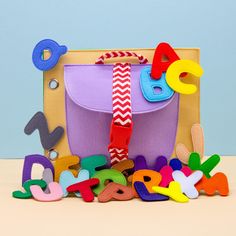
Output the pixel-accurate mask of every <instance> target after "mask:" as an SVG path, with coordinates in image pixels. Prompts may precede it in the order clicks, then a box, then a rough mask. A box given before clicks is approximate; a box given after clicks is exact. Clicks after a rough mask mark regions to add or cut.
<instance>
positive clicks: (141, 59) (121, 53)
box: [95, 51, 148, 64]
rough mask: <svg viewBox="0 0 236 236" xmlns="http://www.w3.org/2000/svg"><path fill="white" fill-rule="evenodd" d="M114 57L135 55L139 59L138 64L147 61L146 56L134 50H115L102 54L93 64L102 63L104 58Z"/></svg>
mask: <svg viewBox="0 0 236 236" xmlns="http://www.w3.org/2000/svg"><path fill="white" fill-rule="evenodd" d="M115 57H137V58H138V59H139V63H140V64H146V63H147V62H148V60H147V58H145V57H143V56H142V55H140V54H137V53H135V52H129V51H117V52H107V53H105V54H103V55H102V56H100V57H99V58H98V59H97V60H96V62H95V64H104V60H105V59H109V58H115Z"/></svg>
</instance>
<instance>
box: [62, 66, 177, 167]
mask: <svg viewBox="0 0 236 236" xmlns="http://www.w3.org/2000/svg"><path fill="white" fill-rule="evenodd" d="M145 66H146V65H132V66H131V95H132V113H133V132H132V136H131V140H130V144H129V158H130V159H134V158H135V156H137V155H144V156H145V157H146V158H147V163H148V164H154V163H155V159H156V157H157V156H160V155H164V156H166V157H167V158H170V156H171V154H172V153H173V150H174V144H175V138H176V131H177V127H178V111H179V94H177V93H175V94H174V95H173V96H172V98H170V99H169V100H167V101H165V102H157V103H150V102H148V101H146V100H145V99H144V97H143V95H142V92H141V89H140V85H139V77H140V71H141V70H142V68H144V67H145ZM112 72H113V65H66V66H65V69H64V81H65V88H66V91H65V109H66V129H67V137H68V143H69V146H70V151H71V153H72V154H73V155H78V156H80V158H84V157H86V156H90V155H96V154H103V155H106V156H108V157H109V153H108V149H107V147H108V145H109V143H110V138H109V136H110V126H111V121H112Z"/></svg>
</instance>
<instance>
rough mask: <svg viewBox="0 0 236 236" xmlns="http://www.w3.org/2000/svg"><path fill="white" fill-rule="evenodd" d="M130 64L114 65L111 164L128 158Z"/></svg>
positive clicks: (130, 118) (130, 126)
mask: <svg viewBox="0 0 236 236" xmlns="http://www.w3.org/2000/svg"><path fill="white" fill-rule="evenodd" d="M130 85H131V81H130V64H129V63H116V64H115V65H114V67H113V92H112V102H113V119H112V124H111V137H110V141H111V143H110V145H109V147H108V150H109V152H110V155H111V165H114V164H116V163H118V162H120V161H122V160H125V159H128V145H129V140H130V136H131V133H132V111H131V94H130V91H131V86H130Z"/></svg>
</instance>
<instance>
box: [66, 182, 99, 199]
mask: <svg viewBox="0 0 236 236" xmlns="http://www.w3.org/2000/svg"><path fill="white" fill-rule="evenodd" d="M98 184H99V179H96V178H92V179H88V180H85V181H82V182H79V183H77V184H72V185H71V186H69V187H68V188H67V191H68V192H69V193H74V192H80V194H81V197H82V198H83V199H84V201H85V202H92V201H93V200H94V195H93V191H92V189H91V187H92V186H95V185H98Z"/></svg>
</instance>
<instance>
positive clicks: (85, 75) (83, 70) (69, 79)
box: [64, 64, 175, 114]
mask: <svg viewBox="0 0 236 236" xmlns="http://www.w3.org/2000/svg"><path fill="white" fill-rule="evenodd" d="M146 66H147V65H139V64H135V65H131V101H132V113H133V114H142V113H148V112H152V111H156V110H160V109H162V108H164V107H165V106H167V105H168V104H169V103H170V102H171V101H172V100H173V98H174V96H175V95H174V96H172V98H170V99H168V100H166V101H163V102H155V103H150V102H148V101H147V100H145V98H144V97H143V94H142V91H141V88H140V82H139V80H140V72H141V70H142V69H143V68H144V67H146ZM112 73H113V65H109V64H107V65H65V66H64V81H65V88H66V92H67V94H68V95H69V97H70V99H71V100H72V101H73V102H74V103H75V104H77V105H79V106H81V107H83V108H86V109H89V110H92V111H98V112H105V113H112V78H113V75H112Z"/></svg>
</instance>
